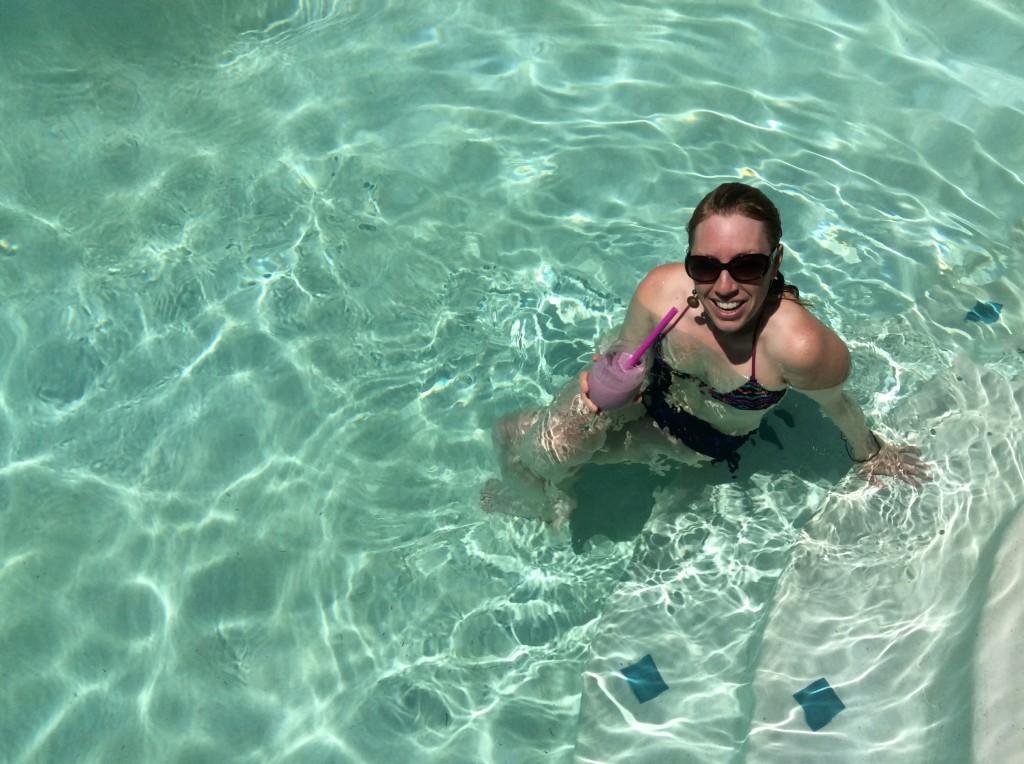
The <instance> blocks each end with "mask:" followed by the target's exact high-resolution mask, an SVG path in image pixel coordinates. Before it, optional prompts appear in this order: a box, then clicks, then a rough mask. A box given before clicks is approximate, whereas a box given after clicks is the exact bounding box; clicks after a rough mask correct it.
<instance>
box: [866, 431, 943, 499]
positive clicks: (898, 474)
mask: <svg viewBox="0 0 1024 764" xmlns="http://www.w3.org/2000/svg"><path fill="white" fill-rule="evenodd" d="M875 438H876V439H877V440H878V443H879V445H880V446H881V447H880V448H879V449H878V453H877V454H875V455H874V456H872V457H871V458H870V459H868V460H867V461H865V462H861V463H860V464H858V465H857V474H858V475H859V476H860V477H862V478H864V479H865V480H866V481H868V482H869V483H870V484H871V485H874V486H878V487H881V486H883V485H885V484H884V483H883V482H882V481H881V480H880V479H879V478H880V477H881V476H882V475H888V476H889V477H894V478H899V479H900V480H903V481H904V482H907V483H910V485H912V486H914V488H920V487H921V483H926V482H928V481H930V480H931V479H932V478H931V476H930V475H929V474H928V465H927V464H926V463H925V462H923V461H921V460H920V459H919V458H918V457H919V456H921V449H919V448H917V447H916V446H896V445H893V444H891V443H885V442H883V441H882V439H881V438H879V437H878V436H877V435H875Z"/></svg>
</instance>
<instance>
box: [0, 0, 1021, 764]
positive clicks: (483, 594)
mask: <svg viewBox="0 0 1024 764" xmlns="http://www.w3.org/2000/svg"><path fill="white" fill-rule="evenodd" d="M761 5H762V4H759V3H753V2H735V3H729V4H726V5H723V4H721V3H695V2H685V3H654V2H635V3H629V4H625V3H614V2H608V1H606V0H599V1H598V2H590V3H586V4H584V3H580V2H575V3H573V2H564V3H563V2H543V3H541V2H523V3H506V4H491V3H465V2H462V3H444V2H430V3H411V2H386V1H384V0H381V1H378V2H372V1H369V0H367V1H366V2H359V1H358V0H353V1H351V2H342V1H341V0H336V1H334V2H330V1H328V0H321V1H319V2H317V1H314V0H291V1H289V2H285V1H284V0H264V1H262V2H251V3H246V4H244V6H243V7H241V8H240V7H239V4H236V3H231V2H227V0H220V1H217V2H202V3H200V2H183V3H175V4H167V3H162V2H158V1H157V0H148V1H146V2H138V3H133V4H131V5H130V7H128V6H126V4H123V3H119V2H113V0H108V2H97V3H93V4H91V5H90V7H89V8H88V9H83V8H69V7H66V4H63V3H57V2H33V3H29V2H18V1H17V0H7V1H6V2H5V3H3V5H2V7H0V15H2V23H0V35H2V42H3V45H2V47H0V51H2V52H0V66H2V68H3V70H2V76H0V103H2V104H3V107H4V114H5V129H4V132H3V134H2V137H0V289H2V290H3V297H4V299H3V301H2V303H0V305H2V307H0V353H2V358H3V365H2V367H0V368H2V369H3V386H2V388H0V403H2V409H0V414H2V416H0V449H2V450H0V453H2V456H3V462H2V466H0V470H2V473H0V474H2V480H0V612H3V614H4V615H3V618H2V620H0V666H2V667H3V675H4V680H5V682H4V692H3V694H2V696H0V759H3V760H10V761H15V762H36V761H65V760H68V758H69V756H71V755H73V756H74V757H77V758H78V759H79V760H82V761H104V762H107V761H182V762H185V761H188V762H201V761H217V762H222V761H228V760H230V761H253V762H267V761H271V762H348V761H353V762H355V761H387V760H389V759H393V760H396V761H414V760H415V761H467V762H469V761H487V762H533V761H566V762H567V761H572V760H573V758H574V748H575V747H576V741H577V737H578V736H579V738H580V741H581V745H580V747H579V749H578V751H577V753H579V755H580V757H581V758H582V757H584V756H586V755H588V754H587V753H586V751H587V750H590V748H588V747H589V746H596V747H597V748H596V750H600V751H601V752H602V755H605V756H607V757H608V758H609V760H613V761H624V760H627V758H626V756H627V753H626V746H627V745H628V748H629V750H632V751H634V752H635V755H639V754H651V755H653V754H657V753H659V752H663V751H664V750H666V749H662V751H659V748H658V747H659V746H660V745H662V744H664V743H666V742H667V744H668V745H670V748H669V749H667V750H671V751H672V753H671V755H672V756H675V757H676V758H677V759H678V760H686V759H685V758H684V757H686V756H690V757H701V759H700V760H702V761H743V760H746V761H751V762H754V761H757V762H762V761H796V760H800V759H801V757H807V758H810V759H813V757H815V756H818V755H822V754H828V755H829V756H831V757H832V758H837V759H838V760H844V759H843V756H846V757H853V756H859V757H860V758H846V759H845V760H849V761H863V760H865V759H864V755H865V754H866V753H867V754H872V755H874V756H875V757H877V759H879V760H885V759H886V757H887V756H893V757H896V756H899V757H900V758H902V759H904V760H921V761H925V760H927V761H941V760H943V757H945V760H946V761H950V762H961V761H965V760H969V759H970V758H971V757H974V758H975V759H976V760H978V761H986V760H989V761H991V760H999V759H998V758H991V757H990V758H988V759H986V758H985V756H986V755H989V754H987V753H986V752H988V751H992V750H997V749H994V748H991V747H990V748H986V747H985V746H994V745H996V742H995V741H996V737H997V735H996V733H995V732H992V730H998V729H999V728H1000V724H1003V723H1006V719H1007V715H1006V712H1005V711H1004V712H1003V713H1002V714H1000V711H999V708H1000V707H1002V708H1004V709H1005V708H1010V709H1012V708H1014V707H1015V706H1014V705H1013V704H1012V702H1009V701H1007V697H1009V699H1010V701H1012V700H1013V696H1012V688H1007V687H1006V686H1005V683H1003V684H1000V682H999V674H998V670H996V671H995V672H993V671H992V667H991V664H992V662H993V653H992V652H991V650H990V649H989V648H990V646H991V645H992V644H996V645H998V644H1004V645H1007V652H1006V654H1005V655H1000V656H999V657H1000V658H1005V659H1006V660H1012V659H1013V654H1014V653H1013V650H1012V649H1011V648H1012V645H1013V642H1012V639H1013V638H1014V637H1013V636H1012V634H1010V633H1009V632H1007V631H1006V629H1007V628H1008V627H1006V625H1005V623H1004V622H1003V621H1001V620H1000V618H1001V617H1002V618H1005V616H1006V615H1007V614H1010V615H1014V614H1019V613H1020V606H1019V605H1016V604H1013V597H1012V596H1010V597H1007V596H1006V594H1005V592H1006V591H1011V592H1012V591H1013V589H1014V585H1015V584H1016V583H1017V579H1016V578H1015V577H1014V573H1013V570H1014V568H1013V560H1014V559H1015V558H1014V557H1013V555H1012V554H1011V553H1010V552H1007V551H1006V549H1010V546H1009V544H1008V545H1007V546H1006V547H1005V548H1004V550H1003V551H1002V552H1000V551H999V550H1000V540H1001V539H1002V538H1009V539H1012V538H1015V537H1016V536H1015V535H1014V533H1016V534H1019V531H1013V529H1014V528H1019V523H1018V524H1017V525H1016V526H1015V525H1013V523H1014V522H1015V518H1016V517H1017V516H1018V512H1017V510H1018V509H1019V508H1020V504H1019V498H1015V497H1019V496H1020V493H1019V492H1018V491H1017V489H1018V488H1019V487H1020V486H1019V484H1020V480H1021V478H1020V474H1021V463H1020V456H1019V434H1018V433H1019V432H1020V431H1021V413H1020V393H1019V392H1018V390H1019V388H1020V379H1021V376H1020V375H1021V369H1022V365H1024V361H1022V355H1021V352H1020V350H1021V333H1022V324H1021V307H1022V306H1021V297H1020V294H1021V293H1022V289H1021V287H1022V278H1021V276H1020V273H1019V269H1018V268H1017V267H1015V265H1016V261H1015V255H1016V254H1017V253H1019V251H1020V248H1021V246H1022V245H1024V193H1021V192H1022V185H1024V183H1022V168H1024V148H1022V147H1024V140H1022V139H1024V95H1022V94H1024V89H1022V87H1021V85H1022V75H1024V71H1022V69H1024V63H1022V62H1024V57H1022V56H1021V55H1020V54H1021V43H1020V40H1022V39H1024V34H1022V32H1024V14H1022V13H1021V12H1020V11H1019V10H1017V9H1015V8H1014V7H1013V6H1012V4H1011V3H1009V2H1006V1H1005V0H1002V1H1001V2H992V1H988V0H987V1H985V2H981V1H980V0H979V1H976V2H972V3H970V4H967V5H962V6H959V7H958V8H957V9H956V10H955V11H952V10H950V9H948V8H947V7H946V6H943V5H941V4H934V3H929V2H924V0H918V1H916V2H901V3H884V2H852V1H850V2H839V1H836V2H826V0H821V1H820V2H818V3H816V4H814V5H810V4H805V3H802V2H796V1H795V0H792V1H790V2H783V3H781V4H779V3H776V4H773V6H772V8H771V9H770V10H766V9H765V8H763V7H760V6H761ZM734 178H745V179H748V180H750V181H751V182H754V183H757V184H758V185H760V186H762V187H763V188H764V189H765V190H766V191H767V192H768V193H769V194H771V196H772V197H773V199H775V200H776V202H777V203H778V204H779V207H780V209H781V211H782V215H783V222H784V226H785V236H784V241H785V242H786V244H787V247H788V254H787V270H786V275H787V278H788V279H789V280H790V281H792V282H794V283H796V284H797V285H798V286H799V287H800V288H801V290H802V291H803V292H804V293H805V294H806V295H808V296H810V298H811V299H812V305H813V308H814V310H815V311H816V312H817V313H818V315H819V316H821V317H822V318H823V319H825V320H827V321H828V322H829V323H830V324H831V325H832V326H833V327H834V328H836V330H837V331H839V333H840V334H841V335H842V336H843V337H844V338H845V339H847V340H848V341H849V343H850V345H851V347H852V348H853V350H854V355H855V362H856V364H857V371H856V374H855V378H854V379H853V381H852V384H851V389H852V391H853V394H854V395H855V396H856V397H857V398H858V400H859V401H860V402H861V403H862V404H863V405H864V406H865V408H866V409H867V410H868V412H869V413H870V414H871V416H872V417H873V418H874V419H875V421H877V422H879V423H880V424H879V428H880V429H881V430H882V432H883V433H891V434H893V435H898V436H901V437H905V438H906V439H908V440H911V441H915V442H917V443H918V445H920V446H922V447H923V448H925V449H926V451H927V453H928V455H929V458H931V459H932V460H933V461H935V463H936V464H937V466H938V472H939V479H938V480H937V482H936V483H935V484H934V485H932V486H930V487H929V488H928V489H927V490H926V491H925V492H924V493H922V494H921V496H920V497H915V496H914V495H912V494H910V493H908V492H906V491H902V490H894V491H891V492H874V491H870V490H866V489H864V488H863V487H861V486H859V485H857V484H856V483H853V482H844V481H843V476H844V475H845V472H846V466H847V465H846V463H845V462H844V461H843V460H844V459H845V456H844V455H843V452H842V449H841V444H839V443H838V442H837V440H836V438H835V437H834V436H832V434H831V433H829V432H827V431H825V430H823V429H822V430H821V431H819V432H818V433H817V436H816V437H815V438H810V439H807V438H804V437H803V436H802V435H798V434H797V432H800V433H806V432H808V429H807V428H801V429H799V430H798V429H797V428H791V427H789V426H788V425H787V423H786V422H785V421H784V420H782V419H780V420H779V421H775V422H773V430H774V435H773V436H771V437H769V436H767V435H766V436H764V437H762V438H760V439H759V442H758V443H757V444H756V446H755V447H754V449H752V451H751V454H750V458H749V459H748V457H747V455H746V454H745V455H744V461H745V462H746V463H747V465H748V470H749V471H748V472H747V473H746V474H745V475H743V476H741V478H740V479H739V480H737V481H729V480H724V481H723V480H721V479H719V478H718V476H717V475H716V473H714V472H713V471H701V472H700V475H699V476H694V475H688V474H675V473H673V474H669V475H665V476H657V475H654V476H651V475H647V474H642V473H637V472H614V471H605V472H595V473H594V474H593V475H592V476H590V477H589V478H588V481H589V487H587V488H586V490H587V491H589V493H588V494H587V496H590V497H598V498H596V499H594V498H591V499H589V500H588V501H587V502H585V505H584V506H583V507H581V510H580V518H579V520H578V521H577V523H576V526H575V527H574V528H573V529H572V534H571V535H569V534H566V535H563V536H553V535H552V534H551V533H550V532H549V531H546V530H545V529H543V528H538V527H536V526H535V525H533V524H531V523H530V522H527V521H520V520H512V519H509V518H506V517H495V516H489V515H484V514H482V513H481V512H480V511H479V509H478V507H477V492H478V489H479V487H480V485H481V484H482V483H483V481H484V480H485V479H486V478H487V477H489V476H490V475H491V474H492V472H493V471H494V470H495V468H496V462H495V461H494V459H493V456H492V454H491V451H490V442H489V432H488V430H489V427H490V424H491V422H492V421H493V420H494V418H495V417H496V416H497V415H499V414H500V413H503V412H504V411H507V410H509V409H512V408H516V407H520V406H523V405H526V404H529V403H534V402H536V401H540V400H544V399H545V397H546V396H548V395H550V394H551V393H553V392H554V391H555V390H556V389H557V388H558V386H559V385H560V384H561V383H562V382H564V381H565V380H566V379H567V378H569V377H570V376H572V375H574V374H575V373H576V371H577V370H578V368H579V366H580V364H581V363H582V362H583V361H584V360H585V359H586V358H588V357H589V354H590V352H591V348H592V346H593V343H594V341H595V339H596V338H597V337H598V336H599V335H600V334H602V333H603V332H605V331H606V330H607V329H609V328H610V327H611V326H613V325H614V324H615V322H616V321H617V320H619V319H620V318H621V316H622V313H623V311H624V307H625V301H626V300H628V298H629V295H630V293H631V291H632V289H633V287H634V285H635V283H636V281H637V279H638V278H639V276H640V275H641V274H643V273H645V272H646V271H647V270H648V269H649V268H650V267H652V266H653V265H655V264H657V263H660V262H663V261H665V260H667V259H670V258H674V257H677V256H678V253H679V249H680V243H681V241H682V233H683V231H682V228H683V225H684V223H685V219H686V213H687V211H688V206H689V205H692V204H693V203H695V202H696V200H697V199H699V198H700V196H701V195H702V194H703V193H704V192H705V191H706V190H708V189H709V188H710V187H712V186H713V185H715V184H716V183H717V182H719V181H721V180H725V179H734ZM979 302H980V303H981V304H982V310H981V312H980V313H977V314H976V315H977V316H978V317H981V318H986V319H993V318H994V321H993V322H992V323H986V321H985V320H972V321H967V320H965V318H966V316H967V314H968V312H969V311H971V310H972V309H973V308H974V306H975V304H976V303H979ZM993 304H998V305H1000V306H1001V313H999V314H998V315H994V309H993V308H991V307H989V308H988V309H986V308H985V307H984V306H986V305H989V306H991V305H993ZM791 397H792V396H791ZM794 406H795V407H794V408H793V409H792V411H791V412H790V414H791V416H792V417H793V420H794V421H796V422H802V421H808V420H806V419H804V418H809V417H811V416H813V412H809V411H807V410H805V409H802V408H800V406H799V404H794ZM809 421H813V420H809ZM812 429H813V428H812ZM932 430H934V432H932ZM773 439H774V441H777V444H776V443H775V442H773ZM805 441H806V442H805ZM780 447H781V450H780ZM648 514H649V515H650V519H648V518H647V515H648ZM634 550H636V553H635V554H634ZM883 593H884V595H883ZM985 603H994V604H992V605H986V604H985ZM680 619H682V620H680ZM695 621H696V623H695ZM1012 622H1013V619H1012V618H1011V619H1010V623H1011V624H1012ZM975 632H982V633H983V634H985V635H995V636H985V637H981V638H978V639H974V637H973V634H974V633H975ZM1004 634H1005V635H1007V636H1005V637H1003V636H1000V635H1004ZM1016 634H1017V636H1016V639H1018V640H1019V631H1018V632H1016ZM1017 652H1019V651H1017ZM645 653H650V654H652V655H654V659H655V661H656V662H657V664H658V666H659V668H660V669H662V670H663V671H664V672H665V674H666V679H667V682H668V684H669V685H670V692H671V690H672V688H675V694H674V695H671V694H670V693H666V694H665V695H664V696H663V699H668V698H675V700H674V701H673V702H677V703H678V704H679V705H677V706H675V709H676V710H675V711H672V712H671V713H669V714H668V718H667V719H660V720H659V719H654V718H652V719H646V720H645V719H643V718H637V716H636V714H637V713H641V710H638V709H626V710H627V711H628V712H629V714H631V715H632V717H633V718H630V716H629V715H627V714H625V713H624V712H619V720H620V721H621V720H625V721H626V722H627V724H625V726H624V727H622V729H617V728H613V727H612V726H609V725H605V727H604V729H605V731H606V732H607V734H608V737H607V738H602V737H601V735H600V734H598V733H595V732H594V730H595V729H596V730H598V732H600V731H601V729H602V725H601V724H599V723H597V722H599V721H600V720H602V719H605V717H604V716H603V714H604V710H603V708H604V707H603V706H602V705H601V698H600V696H598V695H588V696H587V697H588V698H590V700H587V699H586V698H584V700H583V701H581V698H582V697H583V696H584V695H586V693H588V692H590V690H588V687H590V685H588V682H590V683H592V684H595V685H598V684H600V683H602V682H603V684H604V686H605V687H607V688H608V692H609V694H608V695H607V696H606V697H609V698H618V696H617V695H615V693H617V692H618V689H616V688H615V687H614V686H613V685H614V683H615V682H618V681H622V680H621V677H620V676H619V675H618V674H617V673H616V671H617V670H618V669H620V668H622V667H623V666H625V665H626V664H628V663H630V662H632V661H634V660H639V659H640V658H641V657H643V655H644V654H645ZM664 654H668V655H670V656H674V657H672V658H670V659H665V658H663V657H662V655H664ZM680 656H684V657H680ZM667 660H668V663H672V662H673V661H674V665H667ZM602 661H604V662H603V663H602ZM616 661H618V663H617V664H616V663H615V662H616ZM613 664H615V665H613ZM995 665H996V667H997V669H998V666H999V665H1000V664H999V662H998V661H995ZM819 677H824V678H826V679H828V681H829V682H830V684H831V686H832V687H833V688H835V690H836V692H837V694H838V696H839V697H840V698H841V699H842V701H843V702H844V704H845V705H846V710H844V711H843V712H842V713H840V714H839V715H838V716H837V717H835V719H834V721H832V722H830V723H829V724H828V725H826V726H825V727H823V728H822V729H820V730H819V731H818V732H813V733H812V732H811V731H810V730H809V728H808V727H807V725H806V724H805V720H804V717H803V716H802V712H801V709H800V707H799V705H798V704H797V703H796V702H795V701H794V699H793V697H792V695H793V694H794V693H796V692H798V691H799V690H800V689H802V688H803V687H804V686H806V685H808V684H810V683H811V682H813V681H814V680H816V679H818V678H819ZM1008 693H1010V694H1009V696H1008ZM1003 701H1006V702H1003ZM619 702H620V703H628V702H629V698H628V696H626V699H625V701H623V700H621V698H620V699H619ZM657 702H658V701H651V703H649V704H644V705H643V708H642V714H641V716H642V715H643V714H654V713H655V711H656V704H657ZM581 706H582V709H583V713H582V715H581ZM634 711H635V712H636V713H634ZM1011 714H1012V712H1011ZM801 725H802V726H801ZM1012 732H1013V730H1012V722H1010V733H1011V736H1010V739H1012ZM1018 734H1019V732H1018ZM620 735H625V736H626V737H625V739H623V738H622V737H620ZM601 746H603V748H602V747H601ZM829 746H832V747H831V748H830V747H829ZM837 751H838V753H837ZM844 752H845V753H844ZM666 755H667V754H666ZM991 756H995V754H991ZM646 760H650V758H648V759H646Z"/></svg>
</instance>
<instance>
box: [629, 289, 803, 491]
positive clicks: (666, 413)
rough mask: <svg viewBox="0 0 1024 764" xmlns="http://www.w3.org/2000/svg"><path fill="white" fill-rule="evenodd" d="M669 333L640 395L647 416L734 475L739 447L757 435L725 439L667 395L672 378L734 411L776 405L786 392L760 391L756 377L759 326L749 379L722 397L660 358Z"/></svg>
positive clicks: (659, 341) (659, 345)
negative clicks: (690, 383) (687, 381)
mask: <svg viewBox="0 0 1024 764" xmlns="http://www.w3.org/2000/svg"><path fill="white" fill-rule="evenodd" d="M689 310H690V308H689V306H687V307H686V308H684V309H683V312H682V314H680V316H679V319H678V320H677V321H676V323H678V322H679V320H682V318H683V316H685V315H686V314H687V312H688V311H689ZM670 329H671V327H670V328H669V329H666V331H664V332H662V334H661V335H660V336H659V337H658V339H657V341H656V342H655V343H654V364H653V368H652V369H651V380H650V384H648V386H647V389H646V390H644V394H643V403H644V407H645V408H646V409H647V414H648V415H649V416H650V417H651V419H653V420H654V421H655V423H657V425H658V426H659V427H660V428H661V429H662V430H664V431H666V432H667V433H669V434H670V435H672V436H673V437H674V438H677V439H679V440H680V441H682V442H683V443H684V444H686V445H687V446H689V447H690V448H692V449H693V450H694V451H697V452H699V453H702V454H704V455H706V456H710V457H711V458H712V460H713V461H715V462H719V461H724V462H726V463H727V464H728V465H729V471H730V472H735V471H736V468H737V467H738V466H739V460H740V455H739V453H738V450H739V447H740V446H742V445H743V444H744V443H746V442H747V439H748V438H749V437H750V436H751V435H752V434H753V433H754V432H756V431H755V430H752V431H751V432H748V433H747V434H746V435H727V434H725V433H724V432H720V431H719V430H717V429H715V428H714V427H713V426H712V425H711V424H710V423H708V422H706V421H704V420H703V419H701V418H700V417H696V416H694V415H693V414H691V413H690V412H689V411H686V410H685V409H682V408H677V407H676V406H673V405H672V404H671V403H669V400H668V391H669V388H670V387H671V386H672V379H673V377H678V378H680V379H690V380H693V381H694V382H695V383H696V384H697V388H698V389H699V390H700V392H701V393H702V394H704V395H710V396H711V397H712V398H714V399H715V400H716V401H720V402H722V403H724V404H725V405H727V406H732V407H733V408H735V409H740V410H742V411H764V410H766V409H770V408H771V407H772V406H774V405H776V404H777V403H778V402H779V401H781V400H782V398H783V396H785V395H786V390H769V389H768V388H766V387H763V386H762V385H761V383H760V382H758V381H757V377H756V376H755V369H756V364H757V338H758V336H759V335H760V333H761V332H760V326H759V327H758V328H757V329H755V331H754V340H753V347H752V348H751V351H750V379H748V380H747V381H746V382H744V383H743V384H742V385H740V386H739V387H737V388H736V389H735V390H731V391H729V392H724V393H723V392H721V391H719V390H716V389H715V388H713V387H711V385H709V384H707V383H706V382H705V381H704V380H702V379H700V378H699V377H695V376H694V375H692V374H687V373H686V372H681V371H676V370H675V369H673V368H672V367H671V366H669V365H668V362H667V361H665V359H664V357H663V354H662V341H663V340H664V338H665V335H666V334H667V333H668V331H670Z"/></svg>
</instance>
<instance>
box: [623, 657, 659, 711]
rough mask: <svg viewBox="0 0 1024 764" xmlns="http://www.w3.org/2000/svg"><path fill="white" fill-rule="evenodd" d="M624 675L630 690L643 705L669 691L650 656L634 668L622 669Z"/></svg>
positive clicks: (642, 659) (641, 660) (635, 664)
mask: <svg viewBox="0 0 1024 764" xmlns="http://www.w3.org/2000/svg"><path fill="white" fill-rule="evenodd" d="M622 675H623V676H624V677H626V681H627V682H629V689H631V690H632V691H633V694H634V695H636V699H637V700H639V701H640V702H641V703H646V702H647V701H648V700H653V699H654V698H656V697H658V696H659V695H661V693H663V692H665V690H667V689H668V685H667V684H665V680H664V679H662V678H661V674H660V673H659V672H658V667H657V666H656V665H655V663H654V658H652V657H651V656H650V655H645V656H644V657H643V658H641V659H640V660H638V661H637V662H636V663H634V664H633V665H632V666H626V668H624V669H622Z"/></svg>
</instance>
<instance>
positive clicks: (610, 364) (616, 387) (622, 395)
mask: <svg viewBox="0 0 1024 764" xmlns="http://www.w3.org/2000/svg"><path fill="white" fill-rule="evenodd" d="M631 355H632V353H628V352H626V351H621V350H620V351H612V352H610V353H605V354H604V355H603V356H601V357H600V358H599V359H598V361H597V363H595V364H594V368H592V369H591V370H590V400H592V401H593V402H594V403H596V404H597V405H598V406H599V407H600V409H601V411H614V410H615V409H619V408H622V407H623V406H625V405H626V404H627V403H631V402H632V401H633V399H634V398H636V394H637V393H638V392H640V385H641V384H642V383H643V381H644V363H643V359H641V360H640V362H639V363H638V364H637V365H636V366H630V365H629V359H630V356H631Z"/></svg>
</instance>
